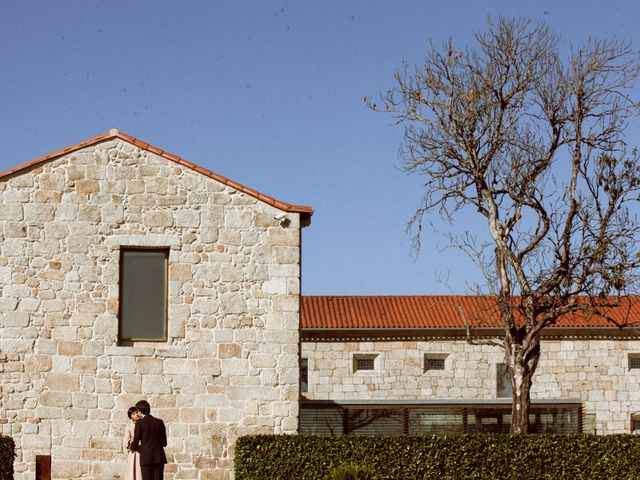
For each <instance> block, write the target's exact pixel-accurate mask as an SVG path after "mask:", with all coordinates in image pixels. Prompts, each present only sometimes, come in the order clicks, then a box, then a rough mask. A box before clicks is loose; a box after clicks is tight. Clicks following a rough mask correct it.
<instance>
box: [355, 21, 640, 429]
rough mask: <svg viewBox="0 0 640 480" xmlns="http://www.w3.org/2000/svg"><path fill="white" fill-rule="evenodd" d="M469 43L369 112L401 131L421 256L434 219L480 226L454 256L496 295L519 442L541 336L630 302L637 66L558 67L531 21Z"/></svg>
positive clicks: (601, 52) (582, 54)
mask: <svg viewBox="0 0 640 480" xmlns="http://www.w3.org/2000/svg"><path fill="white" fill-rule="evenodd" d="M475 40H476V43H477V47H476V48H475V49H473V48H469V49H466V50H458V49H456V48H455V47H454V45H453V43H452V41H451V40H450V41H449V42H448V43H446V44H444V46H443V47H442V48H436V47H435V46H434V45H433V44H432V45H431V49H430V53H429V54H428V56H427V57H426V59H425V61H424V64H423V65H420V66H417V67H415V68H414V67H410V66H409V65H407V64H405V65H404V68H403V69H402V70H401V71H399V72H398V73H396V77H395V79H396V85H395V87H394V88H393V89H392V90H390V91H388V92H387V93H385V94H382V95H380V99H379V100H378V104H376V103H374V101H373V100H371V99H366V101H367V103H368V105H369V106H370V107H371V108H372V109H373V110H375V111H382V112H389V113H390V114H392V115H393V116H394V118H395V119H396V121H397V122H398V123H400V124H403V125H404V127H405V129H404V137H403V144H402V148H401V159H402V165H403V168H404V169H405V170H406V171H408V172H414V173H417V174H420V175H422V176H424V178H425V183H424V196H423V198H422V201H421V204H420V207H419V208H418V209H417V211H416V213H415V215H414V217H413V218H412V219H411V220H410V222H409V230H410V232H411V233H412V239H413V242H414V247H415V248H416V249H419V248H420V240H421V232H422V228H423V221H424V219H425V218H426V217H427V215H428V214H431V213H439V214H440V215H441V216H442V217H443V218H444V219H446V220H448V221H450V222H451V225H453V226H454V227H455V223H454V222H455V220H456V219H459V218H460V217H459V215H460V214H462V213H464V214H466V215H468V214H477V215H481V216H482V217H484V218H485V219H486V222H487V231H486V232H485V233H486V235H485V237H484V239H480V240H478V239H476V238H471V237H467V236H464V235H463V236H458V237H456V238H457V241H458V243H457V246H458V247H460V248H462V249H463V250H464V251H465V252H467V253H469V254H470V255H472V256H473V257H474V260H475V261H476V262H477V263H478V264H479V265H480V266H481V267H482V270H483V273H484V275H485V278H486V279H487V282H486V285H485V292H486V293H490V294H492V295H495V300H496V306H497V310H498V312H499V317H500V319H501V323H502V325H503V327H504V335H503V336H501V338H499V339H493V340H492V342H493V343H494V344H495V343H496V341H497V342H499V343H500V344H501V346H503V347H504V350H505V358H506V362H507V364H508V366H509V370H510V373H511V377H512V384H513V407H512V427H511V431H512V433H527V432H528V411H529V406H530V390H531V386H532V377H533V374H534V373H535V371H536V367H537V365H538V360H539V357H540V340H541V332H542V330H543V329H544V328H545V327H548V326H550V325H552V324H554V323H556V322H557V321H558V319H560V318H562V317H563V316H566V315H582V316H583V318H586V317H587V316H598V317H600V318H601V317H604V318H607V319H610V320H611V321H614V318H613V317H612V316H611V315H609V309H611V308H612V307H618V309H619V308H622V307H621V306H622V305H627V304H628V301H629V299H630V296H629V294H630V293H632V292H635V291H636V290H635V289H636V286H637V284H638V282H637V280H638V266H639V260H640V253H639V249H638V242H637V234H638V231H639V224H638V220H637V218H636V216H635V214H634V208H636V206H637V202H638V198H639V197H638V195H639V192H640V180H639V178H640V175H639V174H640V162H639V161H638V160H640V159H639V156H638V153H637V151H636V150H635V149H633V150H632V149H629V148H628V147H627V144H626V142H625V138H624V133H625V130H626V128H627V126H628V123H629V121H630V120H631V119H632V118H633V117H634V115H636V113H637V104H636V103H635V102H634V101H633V100H631V99H630V97H629V95H630V94H631V93H632V87H633V83H634V81H635V80H636V78H637V77H638V74H639V58H638V55H637V54H636V53H634V52H633V51H632V50H631V49H630V45H629V44H628V43H626V42H621V41H618V40H615V39H614V40H591V41H589V42H588V44H587V45H586V46H585V47H583V48H580V49H576V50H573V51H572V52H571V53H569V54H567V55H566V56H562V55H561V53H560V50H559V48H558V39H557V37H556V36H555V35H553V34H552V33H551V32H550V31H549V29H548V28H547V27H546V26H544V25H534V24H532V23H531V22H530V21H529V20H526V19H514V20H507V19H502V18H501V19H499V20H498V21H496V22H495V23H493V22H491V21H489V28H488V30H487V32H485V33H478V34H476V35H475ZM565 57H566V58H565ZM617 318H618V320H616V321H618V323H620V322H619V316H618V317H617ZM469 332H470V335H469V339H470V340H472V341H475V342H479V341H482V339H479V338H477V337H474V336H473V335H471V332H472V331H471V330H470V331H469ZM487 340H488V339H487Z"/></svg>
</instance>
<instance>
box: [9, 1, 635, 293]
mask: <svg viewBox="0 0 640 480" xmlns="http://www.w3.org/2000/svg"><path fill="white" fill-rule="evenodd" d="M639 12H640V11H639V9H638V6H637V3H636V2H634V1H631V0H622V1H616V2H602V1H592V0H582V1H576V0H565V1H562V2H560V1H557V0H556V1H546V0H543V1H520V0H511V1H505V0H496V1H484V2H482V1H479V0H475V1H474V0H464V1H462V0H458V1H456V0H452V1H446V2H445V1H435V0H431V1H426V0H425V1H412V0H403V1H397V2H392V1H382V0H368V1H345V0H342V1H337V0H336V1H334V0H332V1H320V0H315V1H307V0H300V1H290V2H280V1H278V2H275V1H257V0H256V1H242V0H236V1H207V2H205V1H181V2H177V1H165V0H160V1H153V2H152V1H135V2H134V1H126V2H125V1H76V0H66V1H56V2H51V1H44V0H42V1H37V2H36V1H28V0H23V1H19V2H16V1H11V0H0V52H1V58H2V68H1V69H0V170H6V169H8V168H11V167H13V166H15V165H18V164H20V163H23V162H26V161H28V160H31V159H33V158H36V157H38V156H41V155H44V154H46V153H48V152H51V151H54V150H57V149H60V148H63V147H65V146H67V145H70V144H73V143H76V142H79V141H82V140H85V139H87V138H89V137H92V136H94V135H97V134H100V133H104V132H106V131H108V130H109V128H113V127H115V128H118V129H120V130H121V131H123V132H125V133H127V134H130V135H133V136H134V137H137V138H140V139H142V140H145V141H147V142H149V143H151V144H153V145H156V146H158V147H160V148H163V149H165V150H167V151H169V152H172V153H175V154H177V155H180V156H182V157H183V158H185V159H187V160H190V161H192V162H195V163H197V164H199V165H202V166H204V167H206V168H209V169H211V170H213V171H215V172H217V173H220V174H222V175H225V176H227V177H229V178H232V179H233V180H236V181H238V182H240V183H243V184H245V185H248V186H250V187H252V188H254V189H256V190H259V191H261V192H263V193H266V194H268V195H271V196H274V197H276V198H278V199H280V200H284V201H287V202H289V203H296V204H304V205H311V206H312V207H313V208H314V209H315V213H314V216H313V220H312V224H311V226H310V227H309V228H307V229H305V230H304V233H303V260H302V261H303V284H302V287H303V293H304V294H307V295H311V294H335V295H339V294H342V295H348V294H351V295H355V294H361V295H364V294H376V295H380V294H435V293H466V292H467V291H468V290H467V283H468V282H469V281H475V280H477V279H479V275H478V272H477V270H476V269H475V267H474V266H473V264H472V263H471V262H470V261H469V260H468V259H466V258H465V257H464V256H463V255H462V254H461V253H459V252H458V251H455V250H450V249H449V250H447V249H444V250H443V248H444V247H446V241H445V240H444V239H443V238H442V237H440V236H438V235H434V234H431V233H428V234H427V235H426V236H425V237H424V238H423V249H422V251H421V253H420V255H419V256H418V257H417V258H413V257H412V256H411V254H410V253H411V252H410V242H409V238H408V236H407V235H406V233H405V231H404V225H405V223H406V221H407V220H408V219H409V218H410V217H411V215H412V213H413V211H414V210H415V208H416V207H417V206H418V203H419V198H420V193H421V190H420V185H421V181H420V178H419V177H411V176H407V175H406V174H404V173H402V172H400V171H399V170H398V168H397V165H398V155H397V153H398V147H399V145H400V141H401V130H400V129H399V128H398V127H396V126H393V125H392V124H391V123H392V122H391V120H392V119H391V118H390V117H388V116H385V115H382V114H376V113H373V112H371V111H370V110H369V109H368V108H367V107H366V106H365V104H364V102H363V97H364V96H375V95H376V94H377V92H379V91H384V90H386V89H387V88H390V87H392V86H393V73H394V71H395V70H396V69H398V68H399V67H400V66H401V64H402V62H403V61H405V60H406V61H408V62H410V63H416V62H420V61H421V59H422V58H423V56H424V53H425V52H426V47H427V42H428V40H429V39H430V38H431V39H433V40H434V41H435V42H436V43H440V42H442V41H445V40H446V39H448V38H449V37H452V38H453V39H454V41H455V42H456V43H457V44H458V45H461V46H464V45H466V44H467V43H469V42H471V41H472V39H473V36H472V34H473V32H475V31H479V30H483V29H485V28H486V19H487V16H489V15H490V16H494V17H495V16H498V15H504V16H517V15H522V16H525V17H530V18H531V19H533V20H534V21H544V22H546V23H547V24H548V25H549V26H550V27H551V28H552V29H553V30H554V31H555V32H556V33H558V34H560V35H561V37H562V42H563V43H562V44H563V46H564V47H565V48H569V46H570V45H572V44H573V45H576V46H578V45H581V44H583V43H584V42H585V40H586V39H587V38H588V37H589V36H593V37H609V36H612V35H617V36H618V37H619V38H624V39H629V40H631V41H632V42H633V43H634V46H635V48H640V38H639V37H640V33H639V32H638V27H637V26H638V25H639V24H640V13H639ZM636 137H637V135H636ZM451 228H452V229H453V230H455V231H464V229H468V230H470V231H472V232H473V231H476V230H477V231H481V230H482V229H483V228H484V225H483V224H482V223H481V222H479V221H477V220H474V219H468V221H465V222H464V225H462V222H461V223H458V224H454V225H453V226H451ZM438 277H440V278H445V279H447V282H446V285H444V284H442V283H440V282H438V281H436V279H437V278H438Z"/></svg>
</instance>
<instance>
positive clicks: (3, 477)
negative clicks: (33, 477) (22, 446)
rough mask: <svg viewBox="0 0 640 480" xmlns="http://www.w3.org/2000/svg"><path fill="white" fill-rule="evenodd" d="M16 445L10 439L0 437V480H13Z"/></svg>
mask: <svg viewBox="0 0 640 480" xmlns="http://www.w3.org/2000/svg"><path fill="white" fill-rule="evenodd" d="M15 456H16V445H15V443H14V442H13V438H11V437H3V436H2V435H0V480H13V459H14V458H15Z"/></svg>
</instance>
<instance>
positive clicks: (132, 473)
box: [123, 407, 142, 480]
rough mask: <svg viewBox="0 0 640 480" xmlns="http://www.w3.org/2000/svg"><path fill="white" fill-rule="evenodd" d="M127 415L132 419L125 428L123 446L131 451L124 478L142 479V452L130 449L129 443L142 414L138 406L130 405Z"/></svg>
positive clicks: (126, 479)
mask: <svg viewBox="0 0 640 480" xmlns="http://www.w3.org/2000/svg"><path fill="white" fill-rule="evenodd" d="M127 416H128V417H129V419H130V420H131V421H130V422H129V423H128V424H127V428H125V430H124V440H123V447H124V450H125V451H126V452H128V453H129V455H127V470H126V471H125V474H124V480H141V479H142V473H141V472H140V454H139V453H138V452H132V451H131V450H129V445H130V444H131V440H133V433H134V431H135V428H136V422H137V421H138V420H140V417H141V414H140V412H138V409H137V408H136V407H130V408H129V410H127Z"/></svg>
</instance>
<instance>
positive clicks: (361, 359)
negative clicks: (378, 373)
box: [353, 354, 377, 372]
mask: <svg viewBox="0 0 640 480" xmlns="http://www.w3.org/2000/svg"><path fill="white" fill-rule="evenodd" d="M376 357H377V355H369V354H367V355H361V354H356V355H354V356H353V371H354V372H362V371H371V370H375V368H376V364H375V360H376Z"/></svg>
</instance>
